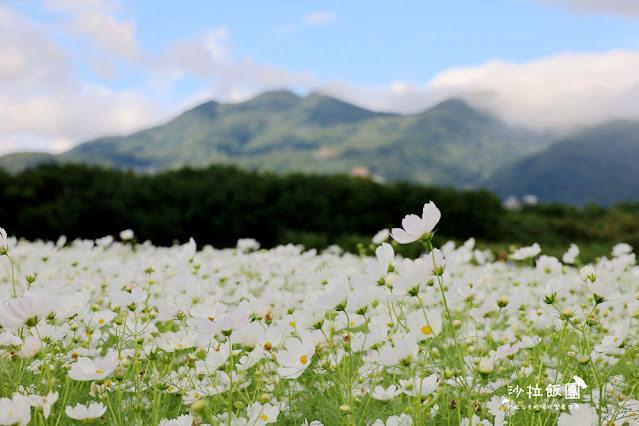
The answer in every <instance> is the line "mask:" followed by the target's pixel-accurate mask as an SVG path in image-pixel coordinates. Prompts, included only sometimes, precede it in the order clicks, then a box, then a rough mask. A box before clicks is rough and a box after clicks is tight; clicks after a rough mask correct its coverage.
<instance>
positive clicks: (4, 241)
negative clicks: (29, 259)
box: [0, 228, 9, 253]
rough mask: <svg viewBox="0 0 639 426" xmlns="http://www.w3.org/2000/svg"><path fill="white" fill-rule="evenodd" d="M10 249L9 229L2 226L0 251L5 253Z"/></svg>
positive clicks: (0, 229)
mask: <svg viewBox="0 0 639 426" xmlns="http://www.w3.org/2000/svg"><path fill="white" fill-rule="evenodd" d="M8 249H9V243H8V242H7V231H5V230H4V228H0V253H4V252H6V251H7V250H8Z"/></svg>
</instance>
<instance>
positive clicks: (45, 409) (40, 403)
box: [27, 392, 58, 419]
mask: <svg viewBox="0 0 639 426" xmlns="http://www.w3.org/2000/svg"><path fill="white" fill-rule="evenodd" d="M57 400H58V393H57V392H49V393H48V394H47V396H40V395H29V396H27V402H28V404H29V405H30V406H32V407H34V408H35V409H37V410H42V414H44V418H45V419H48V418H49V415H50V414H51V407H52V406H53V404H55V402H56V401H57Z"/></svg>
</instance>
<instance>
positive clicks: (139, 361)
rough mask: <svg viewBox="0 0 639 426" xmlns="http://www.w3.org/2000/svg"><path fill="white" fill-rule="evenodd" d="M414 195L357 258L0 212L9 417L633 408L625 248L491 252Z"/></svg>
mask: <svg viewBox="0 0 639 426" xmlns="http://www.w3.org/2000/svg"><path fill="white" fill-rule="evenodd" d="M407 213H412V212H407ZM420 213H421V215H416V214H408V215H407V216H406V218H405V219H404V220H403V221H402V224H401V227H398V228H395V229H393V230H392V232H389V231H381V232H380V233H379V234H378V235H376V236H375V238H374V239H373V242H372V243H371V245H370V249H369V250H368V252H367V253H363V254H362V255H361V256H357V255H353V254H348V253H342V252H341V251H340V249H339V248H337V247H331V248H329V249H328V250H326V251H324V252H321V253H319V252H316V251H315V250H305V249H304V248H303V247H301V246H294V245H288V246H280V247H277V248H274V249H271V250H261V249H260V248H259V243H258V242H257V241H254V240H251V239H243V240H240V241H238V244H237V247H236V248H234V249H224V250H219V249H214V248H212V247H210V246H206V247H204V248H203V249H202V250H199V251H198V250H196V244H195V242H194V241H193V240H191V241H190V242H189V243H187V244H185V245H181V246H174V247H171V248H165V247H155V246H153V245H152V244H151V243H138V242H137V241H136V240H135V236H134V234H133V232H131V231H128V230H127V231H124V232H123V233H121V234H120V236H119V237H116V238H113V237H105V238H101V239H99V240H96V241H89V240H77V241H72V242H66V241H65V239H64V238H61V239H60V240H59V241H58V242H57V243H53V242H25V241H18V240H16V239H15V238H7V236H6V232H5V231H4V230H1V231H2V232H1V234H0V325H1V326H2V328H1V329H0V425H16V424H17V425H25V424H34V425H40V424H45V425H67V424H69V425H70V424H81V423H89V424H105V425H124V424H127V425H158V424H159V425H202V424H204V425H206V424H209V425H217V424H220V425H230V424H232V425H265V424H278V425H315V426H317V425H322V424H323V425H326V426H330V425H375V426H384V425H386V426H391V425H459V424H463V425H503V424H509V425H520V424H521V425H523V424H535V425H537V424H538V425H554V424H559V425H574V426H577V425H613V424H614V425H618V426H619V425H624V424H629V425H639V401H638V399H639V396H638V394H639V389H638V388H639V351H638V333H639V326H638V318H639V300H638V298H639V267H638V266H636V258H635V255H634V253H632V249H631V247H630V246H628V245H626V244H618V245H617V246H615V247H614V248H613V251H612V253H610V255H609V256H608V257H605V258H602V259H600V260H598V261H597V262H596V263H594V264H590V265H582V264H581V262H580V260H579V249H578V247H577V246H574V245H573V246H571V248H570V249H569V250H568V251H567V252H566V254H565V255H564V256H563V257H562V258H561V259H557V258H554V257H550V256H546V255H544V253H543V247H539V246H538V245H533V246H531V247H521V248H518V249H516V250H513V252H512V253H511V254H510V255H509V258H508V259H507V260H506V261H503V260H500V261H495V260H494V258H493V256H492V255H491V253H490V252H487V251H480V250H476V249H475V248H474V240H472V239H471V240H469V241H467V242H466V243H465V244H463V245H461V246H458V247H455V245H454V244H453V243H447V244H445V245H444V246H443V247H433V246H432V236H433V233H434V232H435V231H436V226H437V223H438V221H439V220H440V215H441V214H442V213H440V211H439V209H437V207H436V206H435V205H434V204H433V203H426V204H425V205H424V209H423V212H420ZM443 214H445V212H443ZM398 225H399V224H398ZM415 241H419V242H421V244H423V247H424V251H423V254H422V255H421V257H419V258H417V259H403V258H400V257H399V256H396V255H395V252H394V248H393V247H394V246H396V245H397V244H405V243H412V242H415Z"/></svg>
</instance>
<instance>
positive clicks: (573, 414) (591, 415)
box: [557, 404, 599, 426]
mask: <svg viewBox="0 0 639 426" xmlns="http://www.w3.org/2000/svg"><path fill="white" fill-rule="evenodd" d="M597 424H599V416H598V414H597V409H596V408H595V407H593V406H591V405H589V404H574V405H571V406H570V414H568V413H561V415H560V416H559V420H558V422H557V426H575V425H579V426H589V425H597Z"/></svg>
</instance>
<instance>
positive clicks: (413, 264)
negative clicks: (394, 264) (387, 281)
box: [393, 259, 432, 293]
mask: <svg viewBox="0 0 639 426" xmlns="http://www.w3.org/2000/svg"><path fill="white" fill-rule="evenodd" d="M431 272H432V269H430V268H429V267H428V266H427V265H426V264H425V263H424V260H422V259H415V260H410V259H404V260H403V261H402V263H401V267H400V270H399V273H400V275H399V277H398V278H397V279H395V281H394V282H393V290H394V291H395V290H398V291H400V292H401V293H406V292H408V291H409V290H411V289H413V288H415V287H417V286H419V285H420V284H422V283H423V282H425V281H427V280H428V279H429V278H430V277H431Z"/></svg>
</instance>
